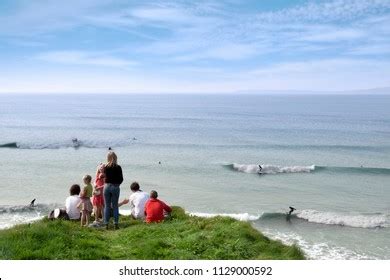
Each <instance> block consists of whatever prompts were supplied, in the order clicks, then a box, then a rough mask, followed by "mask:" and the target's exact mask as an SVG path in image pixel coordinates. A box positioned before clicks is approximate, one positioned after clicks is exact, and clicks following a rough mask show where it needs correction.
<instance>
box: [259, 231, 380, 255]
mask: <svg viewBox="0 0 390 280" xmlns="http://www.w3.org/2000/svg"><path fill="white" fill-rule="evenodd" d="M261 232H262V233H264V234H265V235H267V236H268V237H270V238H272V239H276V240H280V241H282V242H283V243H284V244H287V245H293V244H296V245H298V247H299V248H301V249H302V250H303V251H304V253H305V255H306V257H307V258H309V259H312V260H367V259H371V260H372V259H376V257H374V256H369V255H366V254H364V253H362V252H355V251H353V250H350V249H347V248H345V247H342V246H335V245H330V244H328V243H325V242H320V243H312V242H309V241H307V240H305V239H304V238H303V237H302V236H300V235H298V234H297V233H294V232H280V231H275V230H271V229H265V228H262V229H261Z"/></svg>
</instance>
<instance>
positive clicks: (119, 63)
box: [35, 51, 136, 67]
mask: <svg viewBox="0 0 390 280" xmlns="http://www.w3.org/2000/svg"><path fill="white" fill-rule="evenodd" d="M35 58H36V59H39V60H43V61H47V62H51V63H60V64H70V65H95V66H108V67H126V66H132V65H135V64H136V63H135V62H133V61H130V60H126V59H122V58H117V57H112V56H108V55H102V54H100V53H96V52H95V53H94V52H85V51H53V52H46V53H41V54H38V55H37V56H35Z"/></svg>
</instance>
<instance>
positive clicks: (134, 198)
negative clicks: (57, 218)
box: [65, 150, 172, 229]
mask: <svg viewBox="0 0 390 280" xmlns="http://www.w3.org/2000/svg"><path fill="white" fill-rule="evenodd" d="M122 182H123V173H122V168H121V166H120V165H119V164H118V159H117V155H116V154H115V152H113V151H112V150H111V151H109V153H108V154H107V163H106V164H102V163H101V164H100V165H99V166H98V168H97V171H96V176H95V180H94V186H92V177H91V176H90V175H85V176H84V177H83V183H84V186H83V188H80V186H79V185H77V184H74V185H72V186H71V187H70V190H69V192H70V196H69V197H68V198H67V199H66V201H65V211H66V214H67V216H68V217H69V219H71V220H80V222H81V225H82V226H88V225H89V224H90V219H91V214H92V212H93V214H94V217H95V221H94V222H93V225H101V224H103V225H105V226H106V228H107V229H108V225H109V221H110V218H111V216H113V218H114V226H115V229H118V228H119V225H118V224H119V207H120V206H122V205H124V204H128V203H130V209H131V216H132V218H134V219H139V220H144V221H145V222H147V223H152V222H161V221H163V220H164V217H165V216H166V215H167V214H169V213H171V212H172V209H171V207H169V206H168V205H167V204H165V203H164V202H163V201H161V200H159V199H158V198H157V197H158V193H157V192H156V191H154V190H153V191H151V192H150V194H148V193H146V192H144V191H142V190H141V189H140V186H139V184H138V183H137V182H133V183H132V184H131V185H130V189H131V192H132V194H131V195H130V197H129V199H124V200H123V201H121V202H119V195H120V185H121V184H122Z"/></svg>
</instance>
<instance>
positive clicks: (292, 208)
mask: <svg viewBox="0 0 390 280" xmlns="http://www.w3.org/2000/svg"><path fill="white" fill-rule="evenodd" d="M289 208H290V211H288V213H287V216H286V220H287V221H288V222H289V221H290V218H291V214H292V212H294V211H295V210H297V209H295V208H294V207H291V206H289Z"/></svg>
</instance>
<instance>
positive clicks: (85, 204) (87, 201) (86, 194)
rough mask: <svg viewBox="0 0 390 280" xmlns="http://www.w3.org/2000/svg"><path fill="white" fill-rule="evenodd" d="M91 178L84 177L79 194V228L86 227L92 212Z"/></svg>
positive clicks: (88, 176)
mask: <svg viewBox="0 0 390 280" xmlns="http://www.w3.org/2000/svg"><path fill="white" fill-rule="evenodd" d="M91 181H92V177H91V176H90V175H85V176H84V177H83V182H84V188H83V190H82V191H81V192H80V198H81V202H80V204H79V209H80V212H81V226H88V224H89V218H90V217H91V212H92V203H91V196H92V185H91Z"/></svg>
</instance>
